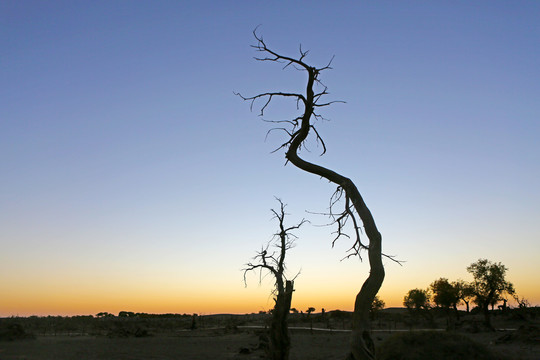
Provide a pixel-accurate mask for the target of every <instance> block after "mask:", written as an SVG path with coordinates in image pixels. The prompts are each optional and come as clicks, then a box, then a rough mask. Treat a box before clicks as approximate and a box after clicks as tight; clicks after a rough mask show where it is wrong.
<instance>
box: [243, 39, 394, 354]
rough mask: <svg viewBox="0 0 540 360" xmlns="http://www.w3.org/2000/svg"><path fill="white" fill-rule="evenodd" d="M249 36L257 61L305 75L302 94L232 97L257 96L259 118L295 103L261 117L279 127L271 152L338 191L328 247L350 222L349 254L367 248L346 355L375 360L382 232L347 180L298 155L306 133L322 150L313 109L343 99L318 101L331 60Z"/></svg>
mask: <svg viewBox="0 0 540 360" xmlns="http://www.w3.org/2000/svg"><path fill="white" fill-rule="evenodd" d="M253 35H254V36H255V39H256V41H257V43H256V45H252V47H253V48H255V50H256V51H258V52H260V53H261V54H262V55H261V57H256V58H255V59H256V60H258V61H262V62H273V63H281V64H283V69H286V68H289V67H293V68H295V69H296V70H300V71H303V72H305V73H306V75H307V83H306V87H305V92H303V93H290V92H280V91H276V92H265V93H261V94H258V95H255V96H251V97H244V96H242V95H241V94H237V95H238V96H240V97H241V98H242V99H244V100H246V101H250V102H251V109H253V106H254V104H255V102H256V101H258V100H261V101H262V105H261V107H260V116H261V117H263V116H264V112H265V110H266V109H267V107H268V106H269V105H270V103H271V102H272V100H274V99H278V98H282V99H293V100H294V101H295V102H296V105H297V108H298V109H299V111H300V113H299V114H298V116H297V117H295V118H292V119H288V120H265V121H269V122H272V123H275V124H277V126H278V128H274V129H271V130H270V131H272V130H282V131H284V132H285V133H286V138H287V139H286V141H285V142H284V143H283V144H282V145H281V146H279V147H278V148H277V149H276V150H275V151H278V150H280V149H284V150H285V158H286V160H287V162H291V163H292V164H293V165H294V166H296V167H298V168H300V169H301V170H303V171H306V172H308V173H312V174H315V175H317V176H319V177H322V178H325V179H327V180H329V181H330V182H332V183H334V184H336V185H337V189H336V191H335V192H334V194H333V195H332V197H331V200H330V211H329V215H330V216H331V217H332V220H333V223H335V224H336V225H337V232H336V234H337V235H336V237H335V239H334V240H333V243H332V245H333V244H334V243H335V241H336V240H338V239H339V238H341V237H347V238H349V237H350V236H349V235H348V234H347V233H346V231H345V227H346V225H347V223H349V224H351V225H352V233H353V236H352V237H351V238H352V240H353V244H352V246H351V248H350V250H349V251H350V253H349V255H348V256H356V255H357V256H359V257H360V255H361V254H360V253H361V251H362V250H366V251H367V254H368V259H369V265H370V273H369V276H368V278H367V279H366V280H365V281H364V284H363V285H362V288H361V289H360V292H359V293H358V295H357V296H356V300H355V303H354V314H353V331H352V338H351V351H350V353H349V355H348V357H347V358H348V359H352V360H360V359H374V344H373V341H372V339H371V335H370V307H371V304H372V302H373V299H374V298H375V295H376V294H377V292H378V291H379V289H380V287H381V285H382V282H383V280H384V267H383V262H382V256H386V255H384V254H382V251H381V249H382V248H381V247H382V244H381V243H382V237H381V234H380V232H379V230H378V229H377V226H376V224H375V221H374V219H373V216H372V214H371V212H370V210H369V209H368V207H367V206H366V204H365V202H364V200H363V198H362V196H361V195H360V192H359V191H358V189H357V187H356V185H355V184H354V183H353V182H352V181H351V179H349V178H347V177H345V176H343V175H341V174H339V173H337V172H335V171H332V170H330V169H328V168H325V167H323V166H320V165H317V164H315V163H313V162H309V161H306V160H304V159H303V158H301V157H300V156H299V152H300V150H301V149H302V146H304V147H305V143H306V140H307V139H308V137H310V136H311V137H313V138H314V139H315V140H316V141H317V142H318V143H320V144H321V145H322V154H324V153H325V152H326V146H325V143H324V141H323V139H322V137H321V136H320V135H319V132H318V131H317V128H316V126H315V124H316V122H317V120H320V119H322V116H321V115H320V114H319V113H318V110H319V109H321V108H323V107H326V106H329V105H331V104H333V103H336V102H342V101H322V98H323V97H324V96H325V95H327V94H328V92H327V87H326V86H325V85H324V84H323V83H321V81H320V74H321V72H322V71H324V70H328V69H331V67H330V65H331V62H332V61H331V60H330V62H329V63H328V64H327V65H326V66H323V67H314V66H311V65H308V64H307V63H306V62H305V58H306V56H307V54H308V51H304V50H302V47H301V46H300V49H299V55H298V56H297V57H289V56H284V55H281V54H279V53H277V52H275V51H274V50H272V49H270V48H269V47H268V46H267V45H266V43H265V42H264V40H263V38H262V37H261V36H259V35H257V33H256V31H254V32H253ZM322 154H321V155H322ZM341 205H343V207H342V208H341V209H340V210H339V211H336V207H337V206H341ZM360 221H361V222H362V224H363V227H364V231H365V235H366V236H367V238H368V243H367V244H365V243H364V242H362V239H361V238H360V234H361V232H362V230H361V227H360ZM360 258H361V257H360ZM390 258H391V257H390Z"/></svg>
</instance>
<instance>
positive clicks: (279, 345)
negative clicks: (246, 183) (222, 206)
mask: <svg viewBox="0 0 540 360" xmlns="http://www.w3.org/2000/svg"><path fill="white" fill-rule="evenodd" d="M277 200H278V202H279V205H280V210H279V211H276V210H274V209H272V213H273V214H274V218H275V219H277V220H278V222H279V231H278V232H277V233H275V234H274V236H273V239H272V241H270V242H269V243H268V244H267V245H266V247H264V248H262V249H261V251H259V252H258V253H257V255H255V257H254V258H253V262H249V263H247V264H246V267H245V268H244V283H245V284H246V285H247V280H246V274H247V273H248V272H250V271H253V270H257V269H258V270H259V271H260V276H261V278H262V273H263V272H264V271H266V272H268V273H270V274H272V276H273V277H274V279H275V288H274V290H273V294H274V309H273V311H272V320H271V324H270V332H269V340H270V341H269V349H268V355H269V358H270V359H272V360H287V359H288V358H289V350H290V347H291V339H290V336H289V328H288V326H287V317H288V315H289V311H290V309H291V301H292V294H293V291H294V278H293V279H291V280H288V279H287V277H286V274H285V270H286V265H285V256H286V254H287V251H288V250H290V249H291V248H292V247H293V246H294V239H295V238H296V236H295V235H294V234H293V233H292V231H293V230H295V229H298V228H299V227H300V226H302V224H304V223H305V222H306V220H302V221H300V222H299V223H298V224H297V225H294V226H290V227H286V226H285V224H284V223H285V215H286V214H285V206H286V205H285V204H283V202H282V201H281V200H280V199H277ZM272 246H275V247H276V248H277V251H274V250H272V249H271V247H272Z"/></svg>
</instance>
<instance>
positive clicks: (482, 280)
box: [467, 259, 515, 327]
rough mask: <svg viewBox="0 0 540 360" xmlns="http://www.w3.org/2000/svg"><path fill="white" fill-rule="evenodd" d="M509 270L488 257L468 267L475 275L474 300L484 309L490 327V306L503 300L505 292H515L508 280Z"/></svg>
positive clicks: (473, 285)
mask: <svg viewBox="0 0 540 360" xmlns="http://www.w3.org/2000/svg"><path fill="white" fill-rule="evenodd" d="M507 270H508V269H507V268H506V266H504V265H503V264H501V263H500V262H499V263H492V262H490V261H488V260H486V259H479V260H478V261H477V262H475V263H472V264H471V265H470V266H468V267H467V271H468V272H470V273H471V274H472V275H473V277H474V280H473V282H472V293H473V294H474V302H475V303H476V304H477V305H478V306H480V308H481V309H482V312H483V313H484V319H485V324H486V326H488V327H492V326H491V317H490V311H489V306H490V305H491V306H492V308H493V305H495V304H496V303H497V302H499V301H501V300H503V295H504V294H505V293H506V294H509V295H514V293H515V290H514V286H513V285H512V283H511V282H509V281H507V280H506V271H507Z"/></svg>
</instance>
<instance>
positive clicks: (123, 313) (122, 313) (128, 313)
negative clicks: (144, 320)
mask: <svg viewBox="0 0 540 360" xmlns="http://www.w3.org/2000/svg"><path fill="white" fill-rule="evenodd" d="M134 316H135V313H134V312H132V311H120V312H119V313H118V317H134Z"/></svg>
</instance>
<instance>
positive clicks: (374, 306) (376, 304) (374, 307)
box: [370, 295, 386, 311]
mask: <svg viewBox="0 0 540 360" xmlns="http://www.w3.org/2000/svg"><path fill="white" fill-rule="evenodd" d="M385 306H386V304H385V303H384V300H382V299H381V298H379V295H376V296H375V298H374V299H373V301H372V302H371V309H370V310H371V311H379V310H382V309H384V307H385Z"/></svg>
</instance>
